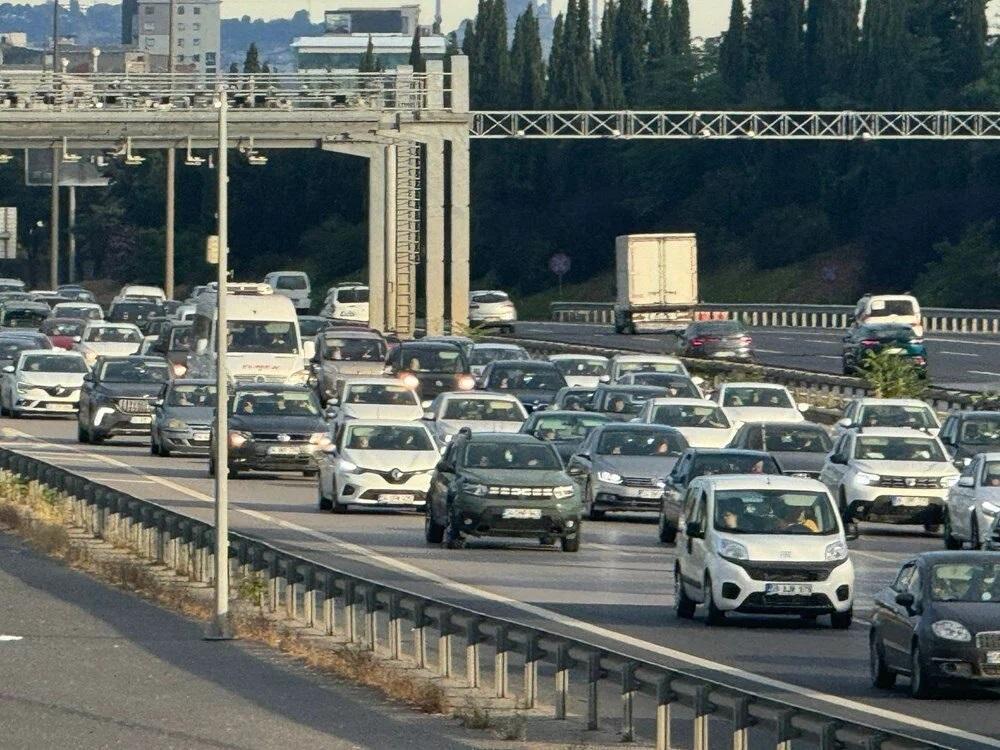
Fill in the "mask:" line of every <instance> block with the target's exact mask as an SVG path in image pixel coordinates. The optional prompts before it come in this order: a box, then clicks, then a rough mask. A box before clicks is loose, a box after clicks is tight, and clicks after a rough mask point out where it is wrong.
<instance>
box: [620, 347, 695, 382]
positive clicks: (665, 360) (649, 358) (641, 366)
mask: <svg viewBox="0 0 1000 750" xmlns="http://www.w3.org/2000/svg"><path fill="white" fill-rule="evenodd" d="M630 372H669V373H675V374H678V375H688V370H687V367H685V366H684V363H683V362H681V361H680V360H679V359H678V358H677V357H669V356H667V355H665V354H662V355H661V354H616V355H615V356H614V357H612V358H611V364H610V366H609V369H608V379H609V380H610V382H612V383H616V382H618V378H620V377H621V376H622V375H628V374H629V373H630Z"/></svg>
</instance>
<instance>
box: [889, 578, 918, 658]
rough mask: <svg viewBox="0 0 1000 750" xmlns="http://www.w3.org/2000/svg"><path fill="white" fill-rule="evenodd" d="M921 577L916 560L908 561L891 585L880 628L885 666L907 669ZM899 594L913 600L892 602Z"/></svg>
mask: <svg viewBox="0 0 1000 750" xmlns="http://www.w3.org/2000/svg"><path fill="white" fill-rule="evenodd" d="M921 587H922V576H921V572H920V567H919V565H917V563H916V561H913V562H911V563H908V564H907V565H906V566H904V568H903V570H901V571H900V575H899V578H897V579H896V583H895V584H893V597H892V600H891V601H890V602H889V612H890V614H889V616H888V617H887V618H886V624H885V627H884V629H883V639H882V640H883V643H884V645H885V659H886V662H887V663H888V664H889V666H891V667H893V668H895V669H900V670H904V671H906V670H908V669H909V667H910V644H911V643H912V641H913V631H914V629H915V623H916V622H917V618H918V617H919V615H918V614H916V613H917V612H919V609H920V606H921V599H922V597H921V594H920V591H921ZM899 594H912V595H913V597H914V603H913V605H912V606H910V607H906V606H904V605H902V604H900V603H899V602H897V601H896V596H897V595H899Z"/></svg>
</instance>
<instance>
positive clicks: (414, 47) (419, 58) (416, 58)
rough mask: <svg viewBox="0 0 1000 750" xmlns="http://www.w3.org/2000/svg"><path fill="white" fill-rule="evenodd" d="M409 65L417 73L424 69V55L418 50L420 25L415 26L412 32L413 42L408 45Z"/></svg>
mask: <svg viewBox="0 0 1000 750" xmlns="http://www.w3.org/2000/svg"><path fill="white" fill-rule="evenodd" d="M410 65H412V66H413V70H414V71H415V72H417V73H423V72H424V69H425V65H424V55H423V53H422V52H421V51H420V27H419V26H417V28H416V30H415V31H414V32H413V43H412V44H411V45H410Z"/></svg>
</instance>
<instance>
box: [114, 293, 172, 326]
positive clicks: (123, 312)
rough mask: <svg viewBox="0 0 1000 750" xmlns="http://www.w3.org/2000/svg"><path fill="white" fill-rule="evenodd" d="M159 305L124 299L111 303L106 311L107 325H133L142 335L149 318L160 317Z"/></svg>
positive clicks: (151, 302)
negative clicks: (137, 327)
mask: <svg viewBox="0 0 1000 750" xmlns="http://www.w3.org/2000/svg"><path fill="white" fill-rule="evenodd" d="M162 314H163V308H162V307H161V306H160V303H158V302H153V301H151V300H140V299H125V300H120V301H115V302H112V303H111V308H110V309H109V310H108V316H107V321H108V322H109V323H134V324H135V325H137V326H139V330H141V331H142V332H143V333H144V334H145V333H147V330H146V329H147V325H148V323H149V320H150V318H155V317H158V316H162Z"/></svg>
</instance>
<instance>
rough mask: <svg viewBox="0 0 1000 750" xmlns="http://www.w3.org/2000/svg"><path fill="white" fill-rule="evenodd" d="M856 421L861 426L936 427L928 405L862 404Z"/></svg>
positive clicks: (935, 421) (936, 424)
mask: <svg viewBox="0 0 1000 750" xmlns="http://www.w3.org/2000/svg"><path fill="white" fill-rule="evenodd" d="M858 423H859V424H860V425H861V426H862V427H912V428H913V429H920V428H921V427H937V426H938V423H937V419H936V418H935V417H934V413H933V412H932V411H931V409H930V407H929V406H922V405H913V406H901V405H899V404H879V405H870V406H864V407H862V409H861V417H860V419H859V420H858Z"/></svg>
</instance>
